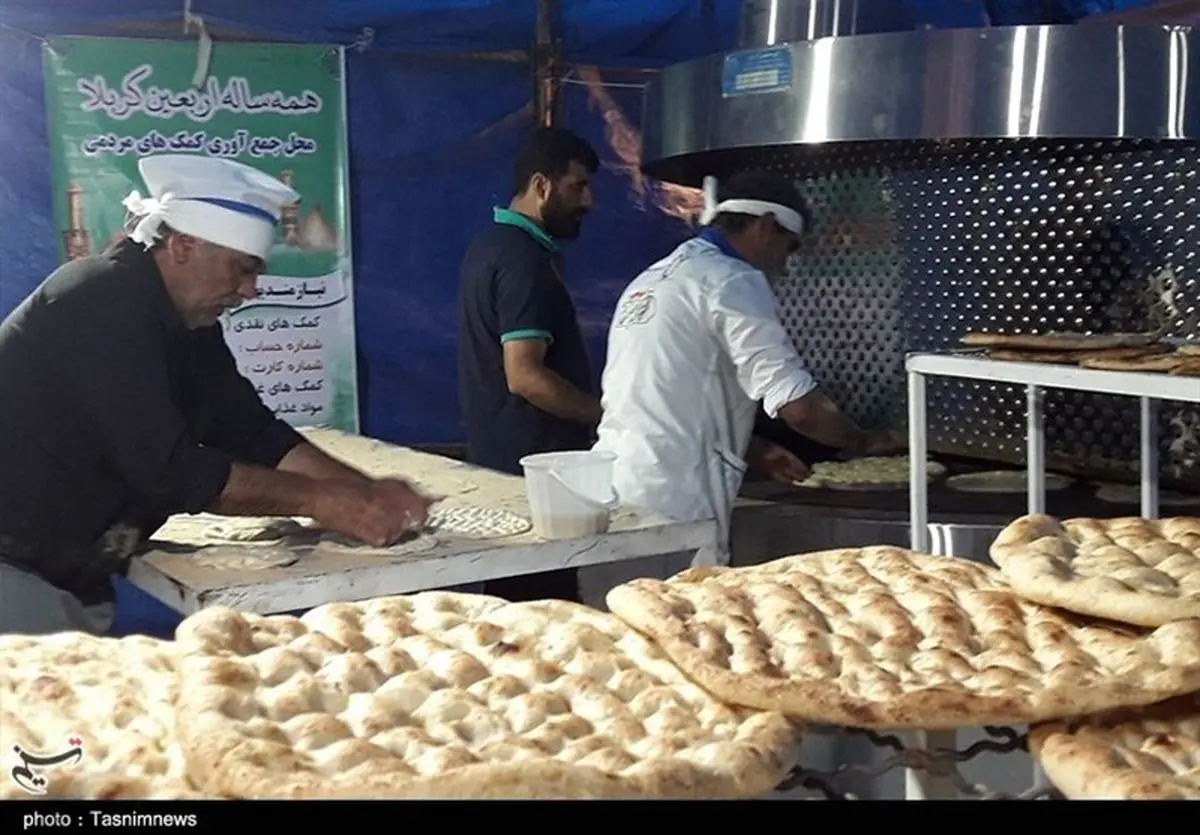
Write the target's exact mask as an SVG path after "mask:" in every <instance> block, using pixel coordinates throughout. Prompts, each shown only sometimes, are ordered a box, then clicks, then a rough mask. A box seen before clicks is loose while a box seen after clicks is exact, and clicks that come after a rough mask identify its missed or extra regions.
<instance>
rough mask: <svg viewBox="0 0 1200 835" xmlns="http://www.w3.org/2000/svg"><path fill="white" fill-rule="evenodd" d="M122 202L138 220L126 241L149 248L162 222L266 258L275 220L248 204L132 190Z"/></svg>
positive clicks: (238, 250) (269, 248)
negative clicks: (158, 196)
mask: <svg viewBox="0 0 1200 835" xmlns="http://www.w3.org/2000/svg"><path fill="white" fill-rule="evenodd" d="M122 205H124V206H125V208H126V209H128V210H129V212H130V213H132V214H133V215H134V216H135V217H137V218H139V220H138V223H137V225H136V226H134V228H133V231H132V232H130V234H129V238H130V240H133V241H136V242H137V243H139V244H141V245H142V246H144V247H146V248H147V249H149V248H150V247H151V246H153V245H154V243H155V241H157V240H158V239H159V237H160V235H161V231H162V225H163V224H164V223H165V224H167V225H168V226H170V227H171V228H172V229H174V230H175V231H177V232H182V233H183V234H185V235H194V236H195V237H197V238H203V239H204V240H206V241H209V242H210V243H214V244H216V245H217V246H223V247H226V248H227V249H232V250H236V251H237V252H244V253H246V254H247V255H254V256H257V257H259V258H261V259H262V260H264V261H266V260H268V256H269V254H270V252H271V247H272V245H273V244H274V242H275V222H274V220H273V218H271V216H270V214H269V213H268V212H265V211H262V210H257V211H255V210H254V207H251V206H244V207H243V206H238V207H236V208H235V207H231V205H230V204H229V201H218V202H217V203H213V202H207V201H204V200H188V199H175V197H174V196H173V195H172V194H170V193H167V194H164V195H163V196H162V197H161V198H160V199H155V198H153V197H142V195H141V194H140V193H138V192H137V191H134V192H132V193H131V194H130V195H129V196H128V197H126V198H125V199H124V200H123V201H122Z"/></svg>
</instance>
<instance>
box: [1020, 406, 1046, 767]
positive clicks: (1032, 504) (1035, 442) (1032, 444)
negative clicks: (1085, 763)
mask: <svg viewBox="0 0 1200 835" xmlns="http://www.w3.org/2000/svg"><path fill="white" fill-rule="evenodd" d="M1025 397H1026V405H1025V450H1026V453H1025V458H1026V461H1025V465H1026V467H1027V468H1028V469H1027V471H1026V472H1027V475H1028V483H1027V492H1028V493H1029V496H1028V500H1029V506H1028V510H1029V513H1031V514H1033V513H1045V512H1046V425H1045V417H1044V415H1043V413H1042V404H1043V400H1044V398H1045V394H1044V392H1043V391H1042V390H1041V389H1040V388H1038V387H1037V386H1029V387H1028V388H1027V389H1026V391H1025ZM1048 779H1049V778H1047V776H1046V772H1045V771H1043V770H1042V766H1041V764H1040V763H1038V762H1034V764H1033V784H1034V785H1035V786H1037V787H1038V788H1041V787H1043V786H1047V785H1049V782H1048Z"/></svg>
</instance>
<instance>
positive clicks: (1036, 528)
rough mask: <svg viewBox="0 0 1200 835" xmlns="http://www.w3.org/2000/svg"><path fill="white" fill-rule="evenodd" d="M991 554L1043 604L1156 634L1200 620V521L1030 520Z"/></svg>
mask: <svg viewBox="0 0 1200 835" xmlns="http://www.w3.org/2000/svg"><path fill="white" fill-rule="evenodd" d="M990 555H991V558H992V560H993V562H995V563H996V565H998V566H1000V570H1001V572H1002V573H1003V574H1004V578H1005V579H1006V580H1007V581H1008V582H1009V583H1010V584H1011V585H1012V587H1013V588H1014V589H1016V591H1017V593H1018V594H1020V595H1021V596H1022V597H1025V598H1027V599H1028V600H1032V601H1034V602H1036V603H1042V604H1044V605H1046V606H1058V607H1060V608H1063V609H1066V610H1067V611H1071V612H1078V613H1079V614H1083V615H1091V616H1092V617H1098V618H1107V619H1109V620H1113V621H1118V622H1121V623H1129V624H1133V625H1135V626H1144V627H1150V628H1153V627H1156V626H1162V625H1163V624H1167V623H1170V622H1172V621H1176V620H1182V619H1184V618H1200V519H1190V518H1187V517H1180V518H1175V519H1155V520H1151V519H1143V518H1141V517H1128V518H1123V519H1068V520H1066V521H1064V522H1060V521H1059V520H1057V519H1054V518H1053V517H1051V516H1046V515H1043V514H1035V515H1030V516H1022V517H1021V518H1020V519H1017V520H1015V521H1014V522H1012V523H1011V524H1010V525H1008V527H1006V528H1005V529H1004V530H1003V531H1001V532H1000V535H999V536H997V537H996V540H995V542H993V543H992V546H991V549H990ZM1197 660H1198V661H1200V658H1198V659H1197Z"/></svg>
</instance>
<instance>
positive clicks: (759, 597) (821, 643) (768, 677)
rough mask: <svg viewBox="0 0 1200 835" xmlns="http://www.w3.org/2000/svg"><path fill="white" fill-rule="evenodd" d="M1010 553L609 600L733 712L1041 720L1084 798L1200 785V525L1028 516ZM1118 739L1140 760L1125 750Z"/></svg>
mask: <svg viewBox="0 0 1200 835" xmlns="http://www.w3.org/2000/svg"><path fill="white" fill-rule="evenodd" d="M993 559H994V561H995V562H996V563H997V565H998V566H1000V568H993V567H991V566H984V565H979V564H975V563H970V562H966V561H963V560H957V559H952V558H942V557H933V556H928V555H923V554H917V553H914V552H911V551H908V550H905V549H900V548H891V547H876V548H854V549H839V550H833V551H826V552H820V553H815V554H807V555H801V556H796V557H788V558H784V559H781V560H776V561H774V562H771V563H767V564H764V565H760V566H752V567H748V568H736V569H731V568H704V569H693V570H689V571H685V572H683V573H682V574H680V575H677V576H676V577H674V578H672V579H670V580H667V581H658V580H648V579H639V580H635V581H632V582H630V583H627V584H625V585H624V586H620V587H618V588H616V589H614V590H613V591H612V592H611V593H610V594H609V596H608V601H607V602H608V606H609V608H610V609H611V610H612V611H613V612H614V613H615V614H617V615H619V616H620V617H622V618H623V619H624V620H626V621H627V622H629V623H630V624H631V625H633V626H634V627H635V628H636V629H638V630H639V631H641V632H643V634H645V635H647V636H651V637H653V638H654V639H655V641H657V642H658V644H659V645H660V646H661V647H662V648H663V650H664V651H665V652H666V653H667V654H668V655H669V656H670V657H671V659H672V660H673V661H674V662H675V663H676V664H678V665H679V667H680V668H681V669H682V670H683V671H685V672H686V673H687V674H688V675H689V676H690V677H691V678H692V679H693V680H695V681H697V682H698V683H700V684H702V685H703V686H704V688H705V689H706V690H708V691H709V692H711V693H713V694H714V695H716V696H718V697H720V698H722V699H723V700H725V701H726V702H729V703H731V704H738V705H744V706H747V707H756V708H758V709H762V710H778V711H780V712H782V713H784V714H786V715H789V716H792V717H794V718H796V719H798V720H801V721H805V722H819V723H826V724H836V725H844V726H854V727H866V728H888V729H904V728H908V729H924V730H931V729H939V728H945V729H950V728H959V727H977V726H981V725H992V724H995V725H1001V724H1015V725H1024V724H1029V725H1031V726H1032V728H1033V731H1032V736H1031V739H1032V743H1031V745H1032V748H1033V751H1034V753H1035V755H1036V756H1038V757H1039V759H1040V760H1041V762H1042V764H1043V766H1044V767H1045V769H1046V771H1047V773H1048V774H1049V775H1050V777H1051V779H1052V780H1053V781H1054V782H1055V784H1056V785H1057V786H1058V787H1059V788H1060V790H1061V791H1063V793H1064V794H1066V795H1067V796H1069V797H1077V798H1091V797H1134V796H1139V797H1140V796H1163V797H1167V796H1170V797H1175V796H1200V770H1198V769H1200V760H1198V759H1197V756H1198V755H1200V715H1197V714H1196V713H1195V712H1194V708H1195V706H1196V700H1195V698H1193V697H1192V696H1191V694H1193V693H1196V692H1198V691H1200V520H1197V519H1175V520H1163V521H1158V522H1151V521H1147V520H1140V519H1139V520H1116V521H1101V520H1072V521H1069V522H1066V523H1061V524H1060V523H1058V522H1057V521H1055V520H1053V519H1050V518H1048V517H1026V518H1023V519H1021V520H1018V521H1017V522H1014V523H1013V525H1012V526H1010V527H1009V528H1008V529H1006V530H1005V532H1004V534H1003V535H1002V536H1001V537H999V538H998V539H997V541H996V544H995V547H994V548H993ZM1143 708H1144V709H1145V710H1144V711H1142V710H1141V709H1143ZM1114 712H1116V713H1114ZM1113 716H1120V717H1131V716H1132V717H1137V718H1136V719H1123V720H1122V723H1121V724H1116V725H1113V722H1114V720H1113V719H1112V718H1111V717H1113ZM1080 717H1094V718H1090V719H1089V718H1080ZM1105 723H1108V724H1105ZM1138 723H1140V724H1138ZM1110 726H1112V727H1113V728H1115V730H1111V731H1109V730H1104V729H1105V728H1108V727H1110ZM1081 728H1083V729H1087V731H1086V734H1085V736H1086V740H1085V742H1086V744H1085V742H1081V741H1079V740H1078V739H1077V736H1078V734H1079V733H1080V730H1079V729H1081ZM1164 728H1165V729H1166V730H1164ZM1106 734H1107V735H1106ZM1139 740H1140V742H1139ZM1110 743H1111V745H1110ZM1139 745H1140V746H1141V747H1138V746H1139ZM1105 746H1109V747H1105ZM1118 746H1124V747H1125V748H1130V746H1132V749H1130V750H1133V749H1136V750H1137V751H1141V754H1140V755H1137V756H1135V755H1134V754H1132V753H1130V754H1129V755H1128V756H1127V757H1126V758H1125V759H1123V760H1120V761H1119V762H1118V759H1116V758H1115V757H1116V754H1115V753H1114V751H1115V749H1116V747H1118ZM1080 751H1083V752H1084V753H1079V752H1080ZM1063 752H1066V753H1063ZM1172 757H1174V759H1172ZM1148 771H1154V773H1153V774H1148V773H1147V772H1148ZM1152 778H1153V779H1152ZM1135 785H1137V786H1142V787H1143V788H1140V789H1135V788H1134V786H1135ZM1146 786H1155V787H1157V788H1155V789H1151V788H1145V787H1146ZM1155 792H1157V794H1155ZM1189 792H1190V793H1191V794H1190V795H1189Z"/></svg>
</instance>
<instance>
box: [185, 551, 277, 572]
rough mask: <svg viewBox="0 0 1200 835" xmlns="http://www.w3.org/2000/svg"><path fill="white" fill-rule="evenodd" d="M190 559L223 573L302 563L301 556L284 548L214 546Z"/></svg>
mask: <svg viewBox="0 0 1200 835" xmlns="http://www.w3.org/2000/svg"><path fill="white" fill-rule="evenodd" d="M188 559H189V561H191V562H193V563H195V564H196V565H202V566H205V567H206V568H218V569H221V570H222V571H265V570H266V569H268V568H285V567H286V566H289V565H293V564H295V563H297V562H299V561H300V554H299V552H297V551H295V550H293V549H291V548H287V547H282V546H281V547H275V546H266V545H255V546H249V545H230V546H222V545H212V546H209V547H207V548H200V549H198V550H196V551H195V552H193V553H192V554H190V555H189V556H188Z"/></svg>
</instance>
